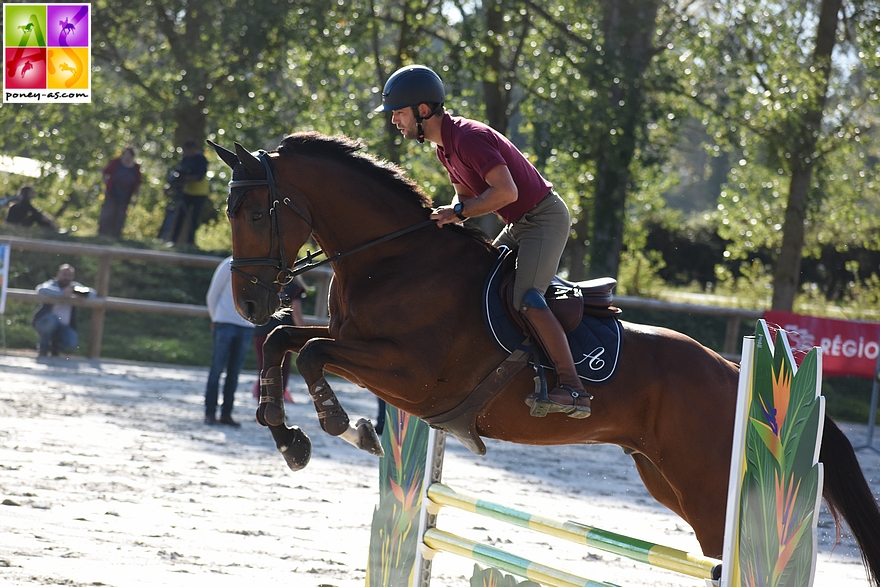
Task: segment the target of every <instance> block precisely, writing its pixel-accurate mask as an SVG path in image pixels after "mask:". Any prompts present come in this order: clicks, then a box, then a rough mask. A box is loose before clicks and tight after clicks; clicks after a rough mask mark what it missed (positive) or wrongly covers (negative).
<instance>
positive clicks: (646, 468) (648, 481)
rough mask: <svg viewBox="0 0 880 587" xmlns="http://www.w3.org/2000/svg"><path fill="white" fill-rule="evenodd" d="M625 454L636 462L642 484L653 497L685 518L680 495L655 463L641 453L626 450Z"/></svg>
mask: <svg viewBox="0 0 880 587" xmlns="http://www.w3.org/2000/svg"><path fill="white" fill-rule="evenodd" d="M624 452H626V453H627V454H629V456H631V457H632V459H633V461H635V463H636V469H637V470H638V472H639V477H641V478H642V483H644V484H645V487H646V488H647V490H648V493H650V494H651V497H653V498H654V499H656V500H657V501H658V502H660V503H661V504H663V505H665V506H666V507H668V508H669V509H671V510H672V511H673V512H675V513H676V514H678V515H679V516H681V517H682V518H683V517H684V512H682V509H681V504H680V503H679V501H678V494H677V493H676V492H675V490H674V489H673V488H672V485H670V484H669V481H667V480H666V477H664V476H663V474H662V473H661V472H660V470H659V469H658V468H657V467H656V466H655V465H654V463H652V462H651V461H650V459H648V457H646V456H645V455H643V454H642V453H640V452H635V451H630V450H629V449H624Z"/></svg>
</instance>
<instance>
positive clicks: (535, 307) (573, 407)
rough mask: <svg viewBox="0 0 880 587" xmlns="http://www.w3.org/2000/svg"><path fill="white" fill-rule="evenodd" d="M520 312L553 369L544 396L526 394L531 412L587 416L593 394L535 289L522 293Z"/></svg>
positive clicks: (537, 414)
mask: <svg viewBox="0 0 880 587" xmlns="http://www.w3.org/2000/svg"><path fill="white" fill-rule="evenodd" d="M535 294H537V295H535ZM522 315H523V317H524V318H525V320H526V322H527V323H528V325H529V328H530V330H531V331H532V334H533V335H534V336H535V337H536V338H537V339H538V341H539V342H540V343H541V347H542V348H543V349H544V351H545V352H546V353H547V355H548V357H549V358H550V360H551V361H552V362H553V366H554V368H555V369H556V387H555V388H553V390H552V391H551V392H550V393H548V394H547V395H548V397H547V398H542V397H540V395H539V394H532V395H530V396H528V397H527V398H526V403H527V404H528V405H529V407H530V408H531V412H530V413H531V415H532V416H535V417H537V418H543V417H544V416H546V415H547V414H549V413H555V412H562V413H564V414H567V415H568V416H569V417H570V418H587V417H589V415H590V414H591V410H590V400H591V399H592V398H593V396H592V395H590V394H589V393H588V392H587V391H586V390H585V389H584V385H583V383H581V380H580V377H579V376H578V374H577V369H576V368H575V366H574V360H573V359H572V358H571V351H570V350H569V348H568V339H567V338H566V336H565V331H564V330H563V329H562V325H561V324H560V323H559V320H557V319H556V316H554V315H553V312H551V311H550V308H548V307H547V303H546V301H545V300H544V296H542V295H540V294H539V293H538V292H537V290H529V291H528V292H527V293H526V296H525V299H524V301H523V312H522Z"/></svg>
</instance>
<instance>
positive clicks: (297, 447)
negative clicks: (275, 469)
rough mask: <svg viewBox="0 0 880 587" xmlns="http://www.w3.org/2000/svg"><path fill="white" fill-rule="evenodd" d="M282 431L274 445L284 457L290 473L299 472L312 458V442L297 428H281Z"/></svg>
mask: <svg viewBox="0 0 880 587" xmlns="http://www.w3.org/2000/svg"><path fill="white" fill-rule="evenodd" d="M281 428H283V430H282V431H281V433H280V434H279V435H278V436H279V437H280V438H277V439H276V442H275V445H276V446H277V447H278V450H279V451H280V452H281V455H282V456H283V457H284V460H285V462H287V466H288V467H289V468H290V470H291V471H299V470H300V469H302V468H304V467H305V466H306V465H308V464H309V460H311V458H312V441H311V440H309V437H308V436H307V435H306V433H305V432H303V431H302V430H300V428H299V426H294V427H293V428H286V427H281Z"/></svg>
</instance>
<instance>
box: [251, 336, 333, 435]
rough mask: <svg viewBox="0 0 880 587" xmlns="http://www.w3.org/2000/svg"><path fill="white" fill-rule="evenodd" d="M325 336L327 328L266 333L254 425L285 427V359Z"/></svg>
mask: <svg viewBox="0 0 880 587" xmlns="http://www.w3.org/2000/svg"><path fill="white" fill-rule="evenodd" d="M328 335H329V332H328V330H327V328H326V327H321V326H317V327H316V326H278V327H277V328H275V329H274V330H273V331H272V332H270V333H269V336H267V337H266V341H265V342H264V343H263V369H262V371H261V372H260V404H259V406H257V422H259V423H260V424H262V425H263V426H284V377H283V376H282V371H281V365H282V363H283V361H284V357H285V356H286V355H287V353H289V352H294V353H298V352H299V350H300V349H301V348H302V347H303V345H304V344H305V343H306V342H307V341H308V340H309V339H311V338H315V337H319V338H326V337H327V336H328ZM277 440H278V439H277V438H276V442H277Z"/></svg>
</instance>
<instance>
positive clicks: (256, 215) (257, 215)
mask: <svg viewBox="0 0 880 587" xmlns="http://www.w3.org/2000/svg"><path fill="white" fill-rule="evenodd" d="M262 217H263V213H262V212H254V215H253V216H252V219H253V221H254V222H256V221H257V220H259V219H260V218H262Z"/></svg>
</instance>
